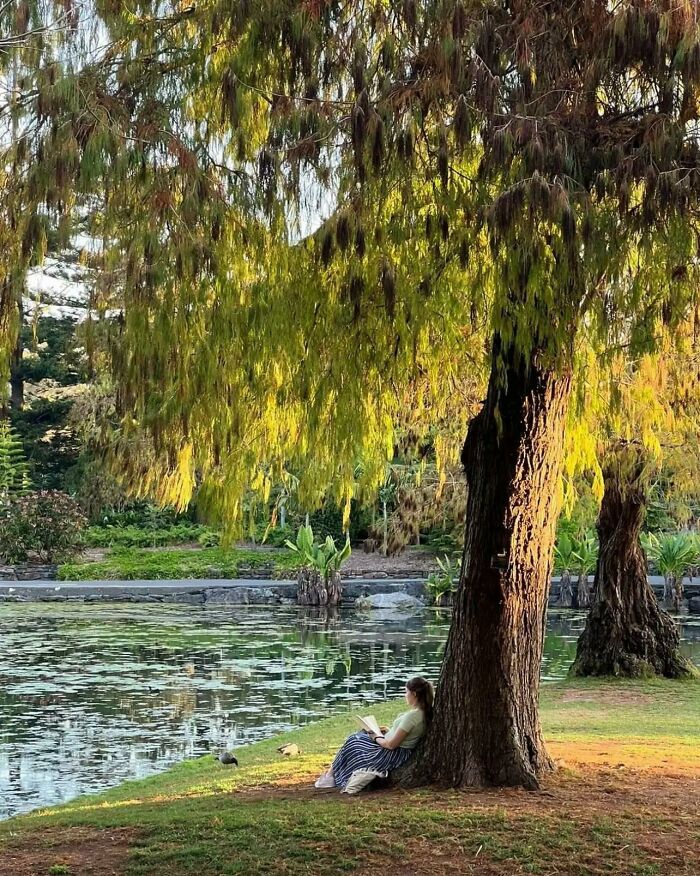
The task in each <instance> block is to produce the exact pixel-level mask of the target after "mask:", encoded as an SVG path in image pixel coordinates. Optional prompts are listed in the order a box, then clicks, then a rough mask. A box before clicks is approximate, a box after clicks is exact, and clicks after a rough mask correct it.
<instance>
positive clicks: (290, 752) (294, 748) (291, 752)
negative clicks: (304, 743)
mask: <svg viewBox="0 0 700 876" xmlns="http://www.w3.org/2000/svg"><path fill="white" fill-rule="evenodd" d="M277 751H279V753H280V754H283V755H284V756H285V757H296V756H297V755H299V754H301V748H299V746H298V745H297V744H296V742H287V743H286V744H285V745H280V747H279V748H278V749H277Z"/></svg>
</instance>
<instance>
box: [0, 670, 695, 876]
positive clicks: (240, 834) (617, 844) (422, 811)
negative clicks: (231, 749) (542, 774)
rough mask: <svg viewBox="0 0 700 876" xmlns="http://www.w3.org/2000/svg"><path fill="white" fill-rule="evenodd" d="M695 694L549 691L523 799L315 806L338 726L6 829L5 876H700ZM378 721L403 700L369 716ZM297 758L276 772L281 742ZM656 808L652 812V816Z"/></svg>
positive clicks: (419, 795)
mask: <svg viewBox="0 0 700 876" xmlns="http://www.w3.org/2000/svg"><path fill="white" fill-rule="evenodd" d="M699 693H700V685H697V684H694V683H688V682H665V681H653V682H611V681H608V680H595V681H591V680H588V681H578V682H567V683H565V684H562V685H555V686H552V687H550V688H548V689H546V690H544V691H543V696H542V717H543V724H544V730H545V736H546V740H547V744H548V746H549V750H550V752H551V754H552V755H553V757H554V758H555V759H556V760H557V762H558V765H559V769H558V770H557V771H556V772H555V773H553V774H552V775H550V776H547V777H546V778H545V780H544V787H543V791H544V793H542V794H533V793H530V792H525V791H521V790H518V789H506V790H499V789H496V790H488V789H487V790H478V789H474V790H470V791H468V792H464V791H462V792H455V791H449V790H447V791H438V790H434V789H421V790H418V791H410V792H407V791H393V790H390V791H382V792H374V793H371V792H366V793H364V794H363V795H361V796H360V797H359V798H347V797H345V795H340V794H338V793H337V792H335V791H323V792H319V791H315V790H314V789H313V787H312V782H313V779H314V778H315V776H316V775H318V773H319V772H320V771H321V769H323V768H325V767H326V766H327V765H328V761H329V759H330V757H331V756H332V753H333V751H334V749H335V748H336V747H337V746H338V744H339V743H340V742H341V741H342V739H343V737H344V736H345V735H346V734H347V733H348V730H351V729H352V727H353V718H352V715H351V714H349V713H346V714H343V715H341V716H339V717H335V718H332V719H329V720H326V721H323V722H320V723H317V724H313V725H309V726H307V727H304V728H301V729H299V730H297V731H294V732H292V733H286V734H284V736H283V737H276V738H274V739H269V740H267V741H265V742H261V743H258V744H255V745H251V746H247V747H244V748H241V749H239V750H238V752H237V753H238V758H239V761H240V768H239V769H235V768H231V767H223V766H222V765H221V764H219V763H218V762H217V761H216V760H215V759H214V758H213V757H211V756H209V757H204V758H200V759H198V760H194V761H190V762H188V763H183V764H180V765H179V766H177V767H175V768H174V769H172V770H170V771H168V772H167V773H163V774H162V775H160V776H157V777H154V778H151V779H148V780H146V781H140V782H129V783H127V784H125V785H122V786H120V787H119V788H115V789H114V790H112V791H109V792H107V793H105V794H101V795H99V796H91V797H83V798H81V799H80V800H75V801H73V802H72V803H69V804H68V805H66V806H63V807H61V808H56V809H49V810H43V811H41V812H37V813H34V814H33V815H29V816H25V817H20V818H15V819H12V820H11V821H9V822H6V823H5V824H3V825H0V850H1V857H0V873H2V874H5V873H7V874H8V876H9V874H12V876H35V874H38V873H51V872H54V873H76V874H77V873H91V874H93V876H108V874H109V876H112V874H114V873H120V874H122V873H124V874H125V873H133V874H136V873H138V874H139V876H160V874H162V873H166V872H167V873H169V874H170V876H185V874H191V873H193V872H195V871H196V872H199V873H202V874H206V876H209V874H212V876H213V874H224V873H225V874H230V876H235V874H240V876H255V874H260V876H263V874H267V876H269V874H275V873H280V874H282V873H284V874H286V876H302V874H308V873H314V874H315V876H334V874H337V873H339V872H346V873H351V874H352V873H358V874H359V873H366V872H374V871H376V872H380V873H384V872H397V873H398V872H401V873H407V874H408V873H410V874H413V876H438V874H440V876H442V874H455V876H456V874H458V873H470V872H479V873H481V874H485V876H496V874H498V876H516V874H522V873H524V872H528V873H541V874H544V873H560V874H568V876H582V874H589V873H590V874H592V873H603V872H605V873H619V874H625V876H651V874H659V876H660V874H663V876H671V874H673V876H694V874H696V873H697V861H698V860H699V859H700V837H699V836H698V835H697V832H696V831H693V830H692V829H690V826H692V824H693V823H694V820H695V818H696V813H697V810H698V807H700V782H698V778H700V753H699V752H700V744H699V743H700V736H698V728H699V727H700V720H699V719H700V700H699V698H698V695H699ZM370 708H371V710H372V711H373V712H374V714H375V715H376V716H377V718H378V719H379V720H380V721H384V722H388V721H390V720H391V718H392V717H393V716H394V715H395V714H396V712H397V711H398V710H399V709H400V708H401V705H400V703H398V702H392V703H376V704H375V705H374V706H371V707H370ZM287 741H293V742H296V743H297V744H298V745H299V746H300V747H301V750H302V751H301V755H300V756H299V757H295V758H284V757H282V756H281V755H280V754H279V753H278V752H277V750H276V749H277V747H278V746H279V745H280V744H281V743H282V742H287ZM650 800H652V801H653V803H652V804H650Z"/></svg>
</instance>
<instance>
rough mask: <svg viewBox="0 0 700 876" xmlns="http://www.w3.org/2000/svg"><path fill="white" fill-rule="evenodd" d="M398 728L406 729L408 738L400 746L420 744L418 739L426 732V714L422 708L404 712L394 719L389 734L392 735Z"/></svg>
mask: <svg viewBox="0 0 700 876" xmlns="http://www.w3.org/2000/svg"><path fill="white" fill-rule="evenodd" d="M396 730H405V731H406V733H407V736H406V738H405V739H404V741H403V742H402V743H401V745H400V746H399V747H400V748H415V747H416V745H418V740H419V739H420V738H421V736H422V735H423V734H424V733H425V715H424V714H423V710H422V709H411V710H410V711H409V712H404V713H403V714H402V715H399V717H398V718H397V719H396V720H395V721H394V723H393V724H392V725H391V729H390V730H389V732H388V733H387V736H391V734H392V733H394V732H396Z"/></svg>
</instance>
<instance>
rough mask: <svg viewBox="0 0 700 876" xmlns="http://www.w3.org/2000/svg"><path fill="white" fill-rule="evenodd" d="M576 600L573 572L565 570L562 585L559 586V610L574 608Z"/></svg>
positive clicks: (562, 575)
mask: <svg viewBox="0 0 700 876" xmlns="http://www.w3.org/2000/svg"><path fill="white" fill-rule="evenodd" d="M573 598H574V590H573V585H572V583H571V572H569V570H568V569H564V571H563V572H562V573H561V583H560V584H559V597H558V599H557V605H558V606H559V608H572V606H573Z"/></svg>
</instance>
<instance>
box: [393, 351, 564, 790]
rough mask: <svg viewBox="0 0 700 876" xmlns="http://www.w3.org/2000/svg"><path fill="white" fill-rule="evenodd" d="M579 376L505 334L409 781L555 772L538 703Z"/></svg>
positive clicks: (516, 778) (479, 431)
mask: <svg viewBox="0 0 700 876" xmlns="http://www.w3.org/2000/svg"><path fill="white" fill-rule="evenodd" d="M504 366H505V367H504ZM570 383H571V381H570V375H569V374H568V373H562V374H556V373H554V372H553V371H550V370H546V369H543V368H541V367H540V366H539V365H538V363H537V361H536V359H535V358H534V357H533V358H532V359H531V360H530V361H529V362H523V361H522V360H518V359H517V358H516V355H515V354H514V352H513V350H512V349H509V350H505V351H502V350H501V345H500V340H499V337H498V336H496V338H495V341H494V346H493V361H492V369H491V379H490V383H489V389H488V395H487V398H486V401H485V403H484V407H483V409H482V410H481V412H480V413H479V415H478V416H477V417H476V418H475V419H474V420H473V421H472V422H471V424H470V426H469V430H468V434H467V439H466V441H465V444H464V450H463V453H462V461H463V463H464V468H465V471H466V475H467V481H468V486H469V489H468V500H467V525H466V537H465V552H464V560H463V563H462V573H461V576H460V582H459V588H458V591H457V593H456V594H455V596H454V613H453V619H452V626H451V628H450V634H449V637H448V642H447V647H446V651H445V658H444V662H443V666H442V672H441V676H440V683H439V685H438V691H437V697H436V702H435V712H434V720H433V723H432V726H431V728H430V729H429V731H428V733H427V734H426V738H425V742H424V744H423V745H422V746H421V748H420V750H419V751H418V752H417V754H416V757H415V758H414V759H413V760H412V761H411V762H409V766H408V767H407V768H405V769H404V770H402V771H400V772H399V774H398V776H397V779H398V781H399V782H400V783H402V784H405V785H415V784H421V783H425V782H433V783H436V784H440V785H448V786H461V785H476V786H484V785H506V786H524V787H526V788H532V789H534V788H537V787H538V777H539V776H540V774H541V773H542V772H543V771H545V770H548V769H550V768H551V761H550V759H549V757H548V755H547V752H546V750H545V746H544V741H543V739H542V732H541V728H540V721H539V715H538V699H539V680H540V662H541V658H542V646H543V639H544V629H545V619H546V605H547V597H548V593H549V583H550V575H551V565H552V562H551V561H552V546H553V542H554V530H555V523H556V520H557V512H558V507H557V496H558V489H557V486H558V481H559V476H560V469H561V459H562V453H563V438H564V420H565V416H566V410H567V405H568V400H569V394H570Z"/></svg>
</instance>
